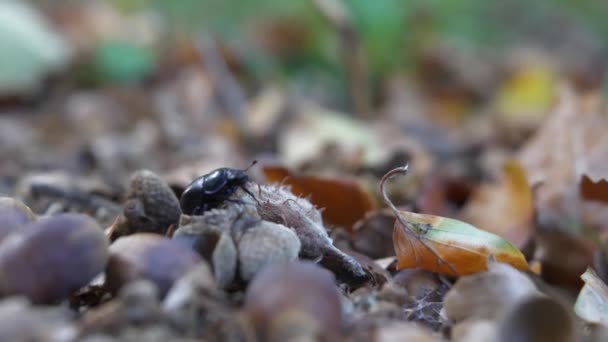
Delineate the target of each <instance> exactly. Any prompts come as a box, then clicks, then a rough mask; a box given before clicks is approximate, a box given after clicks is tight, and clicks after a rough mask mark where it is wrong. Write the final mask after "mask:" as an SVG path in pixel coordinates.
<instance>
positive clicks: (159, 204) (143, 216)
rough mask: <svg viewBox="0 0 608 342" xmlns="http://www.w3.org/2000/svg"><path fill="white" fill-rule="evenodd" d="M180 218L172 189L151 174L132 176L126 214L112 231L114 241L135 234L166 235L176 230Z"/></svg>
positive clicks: (111, 236)
mask: <svg viewBox="0 0 608 342" xmlns="http://www.w3.org/2000/svg"><path fill="white" fill-rule="evenodd" d="M180 215H181V209H180V206H179V200H178V199H177V196H175V193H173V190H171V188H170V187H169V185H168V184H167V183H166V182H165V181H164V180H163V179H162V178H161V177H160V176H158V175H157V174H155V173H154V172H152V171H149V170H139V171H137V172H135V173H134V174H133V175H132V176H131V180H130V182H129V190H128V192H127V196H126V201H125V202H124V203H123V212H122V214H121V215H120V216H119V217H118V218H117V219H116V221H115V222H114V224H113V225H112V226H111V227H110V230H111V231H110V232H109V234H108V235H110V239H111V240H115V239H116V238H118V237H120V236H125V235H130V234H134V233H146V232H147V233H156V234H160V235H165V233H166V232H167V230H168V229H169V227H170V226H171V225H175V226H177V223H178V222H179V218H180Z"/></svg>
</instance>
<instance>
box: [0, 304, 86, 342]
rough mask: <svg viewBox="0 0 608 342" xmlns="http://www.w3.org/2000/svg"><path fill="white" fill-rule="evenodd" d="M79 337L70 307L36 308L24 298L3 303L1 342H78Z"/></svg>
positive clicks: (0, 305) (0, 310)
mask: <svg viewBox="0 0 608 342" xmlns="http://www.w3.org/2000/svg"><path fill="white" fill-rule="evenodd" d="M76 335H77V329H76V326H75V325H74V323H73V313H72V312H70V310H69V309H68V308H67V307H63V306H54V307H33V306H31V305H30V303H29V302H28V301H27V299H26V298H24V297H11V298H6V299H4V300H3V301H2V302H0V341H75V340H76Z"/></svg>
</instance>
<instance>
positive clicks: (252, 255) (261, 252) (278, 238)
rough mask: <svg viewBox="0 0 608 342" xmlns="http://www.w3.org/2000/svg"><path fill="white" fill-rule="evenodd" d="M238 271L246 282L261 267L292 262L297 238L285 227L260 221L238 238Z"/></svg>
mask: <svg viewBox="0 0 608 342" xmlns="http://www.w3.org/2000/svg"><path fill="white" fill-rule="evenodd" d="M237 241H238V245H237V249H238V251H239V274H240V276H241V279H242V280H244V281H246V282H248V281H250V280H251V279H252V278H253V277H254V276H255V275H256V274H257V273H258V272H260V271H261V270H262V269H264V268H265V267H268V266H269V265H272V264H275V263H284V262H288V261H294V260H296V259H297V258H298V254H299V252H300V240H299V239H298V236H297V235H296V234H295V233H294V232H293V231H292V230H291V229H289V228H287V227H285V226H283V225H280V224H276V223H272V222H268V221H260V222H259V223H258V224H256V225H255V226H252V227H250V228H248V229H246V230H244V232H242V234H241V236H240V237H239V238H238V240H237Z"/></svg>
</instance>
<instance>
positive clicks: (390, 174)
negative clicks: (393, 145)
mask: <svg viewBox="0 0 608 342" xmlns="http://www.w3.org/2000/svg"><path fill="white" fill-rule="evenodd" d="M408 169H409V164H405V165H404V166H399V167H396V168H394V169H392V170H390V171H389V172H387V173H386V174H385V175H384V176H382V179H381V180H380V192H381V193H382V198H383V199H384V203H386V205H388V206H389V207H390V208H391V209H392V210H393V211H394V212H395V214H397V216H399V215H398V214H399V209H397V207H396V206H395V204H394V203H393V201H391V199H390V198H389V197H388V194H387V193H386V188H385V187H384V184H385V183H386V181H387V180H389V179H391V178H393V177H394V176H395V175H397V174H402V175H406V174H407V172H408Z"/></svg>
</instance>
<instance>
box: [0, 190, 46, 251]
mask: <svg viewBox="0 0 608 342" xmlns="http://www.w3.org/2000/svg"><path fill="white" fill-rule="evenodd" d="M36 219H37V217H36V214H34V213H33V212H32V210H31V209H30V208H29V207H28V206H26V205H25V204H23V203H22V202H20V201H18V200H16V199H14V198H10V197H0V241H2V240H3V239H4V238H5V237H6V236H7V235H8V234H10V233H12V232H14V231H17V230H19V229H20V228H21V227H23V226H26V225H28V224H30V223H32V222H34V221H36Z"/></svg>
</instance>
